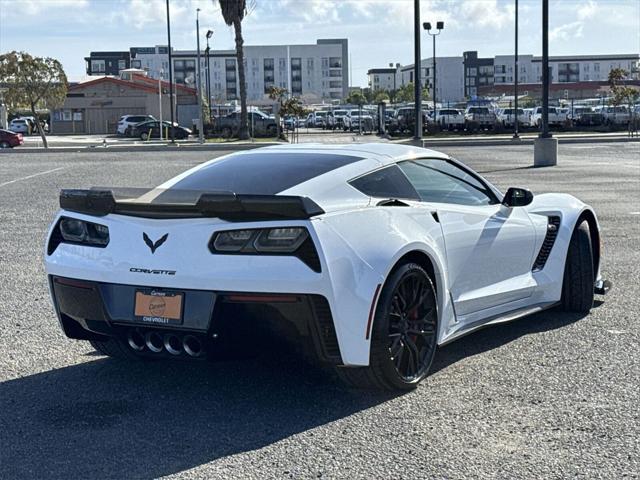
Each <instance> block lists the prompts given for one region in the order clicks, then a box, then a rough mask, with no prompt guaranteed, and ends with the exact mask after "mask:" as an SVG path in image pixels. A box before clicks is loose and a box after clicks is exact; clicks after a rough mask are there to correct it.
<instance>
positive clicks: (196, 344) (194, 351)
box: [182, 335, 202, 357]
mask: <svg viewBox="0 0 640 480" xmlns="http://www.w3.org/2000/svg"><path fill="white" fill-rule="evenodd" d="M182 348H183V349H184V351H185V352H187V355H189V356H190V357H199V356H200V355H202V342H200V340H199V339H198V338H197V337H194V336H193V335H185V336H184V338H183V339H182Z"/></svg>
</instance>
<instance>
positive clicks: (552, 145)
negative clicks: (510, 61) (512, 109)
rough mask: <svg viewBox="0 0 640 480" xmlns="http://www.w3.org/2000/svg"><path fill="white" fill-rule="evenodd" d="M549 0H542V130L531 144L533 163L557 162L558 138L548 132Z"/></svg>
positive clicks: (535, 164)
mask: <svg viewBox="0 0 640 480" xmlns="http://www.w3.org/2000/svg"><path fill="white" fill-rule="evenodd" d="M549 82H550V78H549V0H542V132H541V133H540V135H538V138H536V140H535V143H534V146H533V165H534V166H535V167H546V166H551V165H556V164H557V163H558V139H557V138H554V137H553V136H552V135H551V133H550V132H549Z"/></svg>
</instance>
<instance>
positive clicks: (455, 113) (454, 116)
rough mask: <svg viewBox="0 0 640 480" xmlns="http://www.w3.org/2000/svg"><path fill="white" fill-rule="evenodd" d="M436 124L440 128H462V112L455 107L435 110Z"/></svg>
mask: <svg viewBox="0 0 640 480" xmlns="http://www.w3.org/2000/svg"><path fill="white" fill-rule="evenodd" d="M435 120H436V124H437V125H438V126H439V127H440V128H442V129H445V128H447V129H453V128H464V114H463V113H462V112H461V111H460V110H456V109H455V108H443V109H441V110H438V111H437V112H436V119H435Z"/></svg>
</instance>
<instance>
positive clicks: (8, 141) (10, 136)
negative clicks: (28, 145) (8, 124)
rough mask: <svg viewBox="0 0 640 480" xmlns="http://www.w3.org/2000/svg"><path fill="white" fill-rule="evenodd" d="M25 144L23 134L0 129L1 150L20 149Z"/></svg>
mask: <svg viewBox="0 0 640 480" xmlns="http://www.w3.org/2000/svg"><path fill="white" fill-rule="evenodd" d="M23 143H24V138H23V137H22V134H21V133H15V132H12V131H10V130H4V129H0V148H13V147H18V146H20V145H22V144H23Z"/></svg>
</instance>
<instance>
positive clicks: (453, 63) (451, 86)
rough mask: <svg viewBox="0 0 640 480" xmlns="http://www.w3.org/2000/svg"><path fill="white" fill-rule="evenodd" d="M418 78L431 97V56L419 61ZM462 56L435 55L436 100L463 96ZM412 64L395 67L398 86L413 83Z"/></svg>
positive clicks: (442, 100) (443, 100) (449, 99)
mask: <svg viewBox="0 0 640 480" xmlns="http://www.w3.org/2000/svg"><path fill="white" fill-rule="evenodd" d="M420 67H421V68H420V79H421V83H422V86H423V87H426V88H427V89H428V91H429V95H430V96H431V98H433V77H434V69H433V57H432V58H425V59H423V60H421V61H420ZM463 72H464V69H463V63H462V57H436V68H435V75H436V82H435V84H436V99H437V101H438V102H457V101H460V100H461V99H462V98H464V84H463ZM414 73H415V71H414V65H413V64H411V65H403V66H400V67H398V69H397V73H396V75H397V79H398V82H397V83H398V86H404V85H407V84H408V83H413V76H414Z"/></svg>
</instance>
